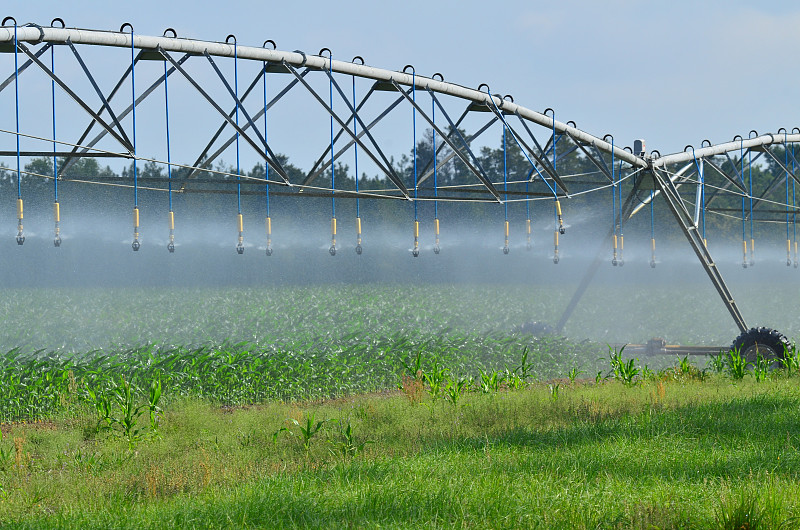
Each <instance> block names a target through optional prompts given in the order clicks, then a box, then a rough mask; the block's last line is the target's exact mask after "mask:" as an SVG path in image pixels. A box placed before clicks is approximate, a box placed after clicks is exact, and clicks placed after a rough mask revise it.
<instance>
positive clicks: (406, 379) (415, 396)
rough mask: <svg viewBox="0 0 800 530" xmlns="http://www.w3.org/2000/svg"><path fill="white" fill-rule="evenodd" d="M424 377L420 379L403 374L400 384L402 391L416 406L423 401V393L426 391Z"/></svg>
mask: <svg viewBox="0 0 800 530" xmlns="http://www.w3.org/2000/svg"><path fill="white" fill-rule="evenodd" d="M421 378H422V375H421V374H420V377H419V378H417V377H411V376H410V375H406V374H403V377H402V379H401V383H400V390H402V391H403V394H405V396H406V397H407V398H408V400H409V401H410V402H411V403H412V404H414V403H419V402H420V401H422V393H423V391H424V390H425V385H424V384H423V383H422V379H421Z"/></svg>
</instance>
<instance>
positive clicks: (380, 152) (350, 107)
mask: <svg viewBox="0 0 800 530" xmlns="http://www.w3.org/2000/svg"><path fill="white" fill-rule="evenodd" d="M325 74H326V75H327V76H328V79H330V82H331V84H332V85H333V86H334V87H336V91H337V92H338V93H339V96H340V97H341V98H342V101H344V103H345V105H347V109H348V110H349V111H350V113H351V115H352V116H353V117H354V118H355V120H356V121H357V122H358V123H359V124H360V125H361V129H362V130H363V131H364V132H365V134H366V135H367V138H368V139H369V141H370V142H372V146H373V147H374V148H375V151H377V152H378V155H380V157H381V158H382V159H383V163H384V164H386V167H388V168H389V169H390V170H391V171H392V173H393V174H394V176H395V177H397V180H398V181H401V182H402V180H401V179H400V177H399V176H398V175H397V173H396V172H395V170H394V168H393V167H392V164H391V162H389V159H388V158H386V155H385V154H384V153H383V150H382V149H381V146H380V145H379V144H378V142H376V141H375V138H374V137H373V136H372V132H370V130H369V129H368V128H367V126H366V125H365V124H364V121H363V120H362V119H361V117H360V116H359V115H358V112H356V110H355V109H354V108H353V105H352V104H351V103H350V100H349V99H348V98H347V96H345V94H344V92H342V88H341V87H340V86H339V83H337V82H336V80H335V79H334V78H333V75H331V73H330V72H329V71H328V70H325ZM331 111H333V109H331ZM338 121H339V123H340V125H341V127H342V129H341V130H342V131H348V132H349V131H350V128H349V127H348V126H347V125H346V124H344V123H343V122H342V121H341V120H338ZM351 136H353V135H351Z"/></svg>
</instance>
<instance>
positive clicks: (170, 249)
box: [167, 241, 175, 254]
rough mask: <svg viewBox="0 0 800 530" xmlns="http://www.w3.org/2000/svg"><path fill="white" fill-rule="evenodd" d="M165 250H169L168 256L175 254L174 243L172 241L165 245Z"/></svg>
mask: <svg viewBox="0 0 800 530" xmlns="http://www.w3.org/2000/svg"><path fill="white" fill-rule="evenodd" d="M167 250H169V253H170V254H172V253H173V252H175V243H173V242H172V241H170V242H169V243H167Z"/></svg>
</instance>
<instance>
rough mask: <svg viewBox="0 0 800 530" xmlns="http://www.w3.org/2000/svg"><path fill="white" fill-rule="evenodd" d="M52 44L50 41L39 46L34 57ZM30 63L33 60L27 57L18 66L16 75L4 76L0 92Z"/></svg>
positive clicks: (41, 53) (39, 55) (38, 55)
mask: <svg viewBox="0 0 800 530" xmlns="http://www.w3.org/2000/svg"><path fill="white" fill-rule="evenodd" d="M52 46H53V43H52V42H48V43H47V44H45V45H44V46H42V47H41V48H39V49H38V50H36V54H35V55H36V57H41V56H42V55H43V54H44V52H46V51H47V50H49V49H50V48H51V47H52ZM32 64H33V61H32V60H30V59H28V60H27V61H25V62H24V63H22V66H20V67H19V70H18V71H17V75H15V74H11V75H10V76H8V77H7V78H6V80H5V81H3V83H2V84H0V92H2V91H3V90H5V88H6V87H7V86H8V85H10V84H11V83H13V82H14V78H15V77H18V76H19V75H22V72H24V71H25V70H27V69H28V67H29V66H30V65H32Z"/></svg>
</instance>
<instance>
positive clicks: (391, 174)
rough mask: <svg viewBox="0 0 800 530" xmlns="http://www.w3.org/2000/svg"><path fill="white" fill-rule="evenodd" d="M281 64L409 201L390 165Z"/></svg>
mask: <svg viewBox="0 0 800 530" xmlns="http://www.w3.org/2000/svg"><path fill="white" fill-rule="evenodd" d="M283 64H284V66H286V68H287V69H288V70H289V71H290V72H291V73H292V74H294V76H295V78H296V79H297V80H298V81H300V83H301V84H302V85H303V86H304V87H305V88H306V90H308V92H309V93H310V94H311V95H312V96H314V99H316V100H317V102H318V103H319V104H320V105H322V107H323V108H324V109H325V110H326V111H327V112H328V114H329V115H330V116H331V117H332V118H333V119H334V120H336V123H338V124H339V127H341V128H342V129H343V130H345V131H347V134H348V136H350V138H351V139H353V140H354V141H355V142H356V144H358V146H359V147H361V148H362V149H363V150H364V152H365V153H367V156H369V157H370V159H372V161H373V162H374V163H375V165H376V166H378V168H379V169H380V170H381V171H383V173H384V174H385V175H386V176H387V177H388V178H389V180H391V181H392V183H393V184H394V185H395V186H397V189H399V190H400V191H401V192H402V193H403V196H404V197H405V198H406V199H409V198H410V197H409V195H408V189H407V188H406V186H405V184H403V181H402V180H400V178H399V177H398V176H397V175H396V174H395V172H394V171H393V170H391V169H390V168H391V164H389V167H388V168H387V167H386V166H384V164H383V163H382V162H381V161H380V160H378V157H377V156H376V155H375V153H373V152H372V150H371V149H369V148H368V147H367V146H366V145H364V142H362V141H361V139H360V138H359V137H358V136H357V135H356V134H354V133H353V131H351V130H350V128H349V127H347V126H346V125H345V123H344V122H343V121H342V120H341V118H339V116H338V115H337V114H336V113H335V112H333V109H332V108H331V107H330V106H329V105H328V104H327V103H325V100H323V99H322V98H321V97H320V95H319V94H317V93H316V92H315V91H314V89H313V88H311V85H309V84H308V82H307V81H306V80H305V79H303V78H302V77H301V76H300V74H299V73H297V70H295V68H294V67H293V66H292V65H290V64H289V63H286V62H284V63H283ZM371 136H372V135H371V134H369V133H367V137H368V138H369V137H371Z"/></svg>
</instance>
